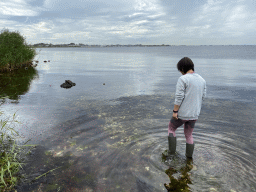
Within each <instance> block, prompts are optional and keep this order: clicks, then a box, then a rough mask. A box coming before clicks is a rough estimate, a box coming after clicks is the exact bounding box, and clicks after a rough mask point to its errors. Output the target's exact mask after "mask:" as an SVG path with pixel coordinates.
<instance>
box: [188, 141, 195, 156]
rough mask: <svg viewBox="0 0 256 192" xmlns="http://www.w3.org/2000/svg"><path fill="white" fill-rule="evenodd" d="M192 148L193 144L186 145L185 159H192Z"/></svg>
mask: <svg viewBox="0 0 256 192" xmlns="http://www.w3.org/2000/svg"><path fill="white" fill-rule="evenodd" d="M194 146H195V144H194V143H193V144H188V143H186V157H187V158H192V156H193V152H194Z"/></svg>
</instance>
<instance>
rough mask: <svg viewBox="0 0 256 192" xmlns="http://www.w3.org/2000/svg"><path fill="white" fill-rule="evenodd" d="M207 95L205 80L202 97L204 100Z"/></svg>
mask: <svg viewBox="0 0 256 192" xmlns="http://www.w3.org/2000/svg"><path fill="white" fill-rule="evenodd" d="M205 97H206V81H205V84H204V91H203V97H202V100H204V99H205Z"/></svg>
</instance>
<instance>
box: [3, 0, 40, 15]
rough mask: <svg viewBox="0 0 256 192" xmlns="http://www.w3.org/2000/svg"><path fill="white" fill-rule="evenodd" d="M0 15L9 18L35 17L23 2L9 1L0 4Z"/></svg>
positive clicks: (17, 0) (34, 12)
mask: <svg viewBox="0 0 256 192" xmlns="http://www.w3.org/2000/svg"><path fill="white" fill-rule="evenodd" d="M0 14H2V15H9V16H36V15H38V12H37V11H34V10H33V9H32V8H31V7H30V6H29V5H28V4H27V3H26V2H25V1H24V0H10V1H8V2H6V1H4V2H0Z"/></svg>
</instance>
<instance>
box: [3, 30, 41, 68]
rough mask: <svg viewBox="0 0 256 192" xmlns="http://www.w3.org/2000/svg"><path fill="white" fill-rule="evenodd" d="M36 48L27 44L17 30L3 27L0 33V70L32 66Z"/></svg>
mask: <svg viewBox="0 0 256 192" xmlns="http://www.w3.org/2000/svg"><path fill="white" fill-rule="evenodd" d="M36 55H37V52H36V49H35V48H33V47H31V46H29V45H28V44H27V43H26V41H25V38H24V37H23V36H22V35H20V33H19V32H18V31H14V32H11V31H9V30H8V29H3V30H2V31H1V33H0V72H6V71H7V72H9V71H12V70H14V69H19V68H23V67H30V66H33V63H32V61H33V59H34V58H35V56H36Z"/></svg>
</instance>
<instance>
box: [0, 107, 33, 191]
mask: <svg viewBox="0 0 256 192" xmlns="http://www.w3.org/2000/svg"><path fill="white" fill-rule="evenodd" d="M2 114H3V113H2V112H1V111H0V115H2ZM15 115H16V113H14V115H13V120H12V121H9V118H8V119H7V120H4V121H3V120H1V121H0V191H10V190H12V189H13V188H14V187H15V185H16V184H17V182H18V181H19V179H20V178H19V176H18V173H19V171H20V168H22V164H24V163H22V160H23V158H22V156H23V155H24V154H23V153H24V148H26V147H28V146H35V145H22V146H18V145H17V144H16V142H15V139H16V138H17V137H19V134H18V133H17V132H16V131H15V130H14V129H13V127H10V126H8V125H7V123H8V122H11V123H13V121H14V122H17V123H20V122H18V121H16V120H15ZM28 141H29V140H28ZM28 141H27V142H28ZM27 142H26V143H27ZM26 143H25V144H26ZM29 152H30V149H29ZM29 152H28V153H29Z"/></svg>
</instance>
